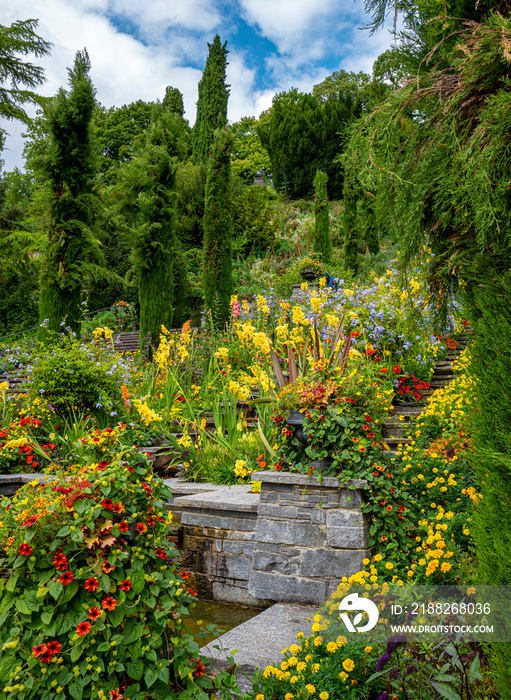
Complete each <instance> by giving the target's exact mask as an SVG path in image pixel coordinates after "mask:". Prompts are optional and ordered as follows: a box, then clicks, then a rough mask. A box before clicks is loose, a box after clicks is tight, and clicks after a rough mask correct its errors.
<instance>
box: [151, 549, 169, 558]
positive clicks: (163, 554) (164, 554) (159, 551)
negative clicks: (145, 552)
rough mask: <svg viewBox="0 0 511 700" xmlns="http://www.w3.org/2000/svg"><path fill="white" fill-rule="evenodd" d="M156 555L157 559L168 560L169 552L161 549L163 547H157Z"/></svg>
mask: <svg viewBox="0 0 511 700" xmlns="http://www.w3.org/2000/svg"><path fill="white" fill-rule="evenodd" d="M154 553H155V554H156V556H157V557H160V559H164V560H165V559H168V555H167V552H166V551H165V550H164V549H161V547H156V548H155V550H154Z"/></svg>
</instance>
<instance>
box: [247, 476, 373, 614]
mask: <svg viewBox="0 0 511 700" xmlns="http://www.w3.org/2000/svg"><path fill="white" fill-rule="evenodd" d="M252 478H253V479H254V480H257V481H261V482H262V485H261V495H260V502H259V508H258V517H257V523H256V527H255V532H254V548H253V555H252V571H251V575H250V581H249V586H248V591H249V593H250V594H251V595H253V596H254V597H257V598H271V599H272V600H275V601H279V602H289V603H302V604H311V605H320V604H322V603H323V602H324V601H325V600H326V599H327V598H328V597H329V596H330V594H331V593H332V592H333V591H334V590H335V589H336V588H337V585H338V583H339V581H340V579H341V578H342V577H343V576H350V575H351V574H354V573H355V572H357V571H360V569H362V568H363V564H362V560H363V559H364V558H365V557H367V556H368V554H369V551H368V549H367V538H368V531H367V523H366V521H365V519H364V516H363V514H362V511H361V509H360V506H361V504H362V490H363V489H364V487H365V481H360V480H358V481H353V480H352V481H350V482H349V483H348V484H347V486H346V487H345V488H340V487H339V482H338V480H337V479H336V478H325V479H324V480H323V482H322V483H319V482H318V481H317V480H314V481H313V480H312V479H310V478H308V477H305V476H301V475H298V474H290V473H279V472H261V473H258V474H254V475H253V476H252Z"/></svg>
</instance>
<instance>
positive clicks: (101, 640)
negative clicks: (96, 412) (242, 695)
mask: <svg viewBox="0 0 511 700" xmlns="http://www.w3.org/2000/svg"><path fill="white" fill-rule="evenodd" d="M169 495H170V494H169V492H168V491H167V490H166V488H165V487H164V486H163V485H162V482H159V481H157V480H155V479H154V478H153V475H152V474H151V471H150V469H148V466H147V464H146V463H145V462H144V461H143V458H141V456H140V455H136V453H131V454H129V455H128V458H124V459H116V460H115V461H112V462H109V461H108V460H102V461H100V462H99V463H89V464H86V465H85V466H76V467H75V469H74V473H68V474H64V473H57V474H56V476H55V478H53V479H50V478H48V480H47V481H46V483H37V482H36V483H32V484H28V485H27V486H25V487H23V488H22V489H20V490H19V491H18V492H17V494H16V496H15V497H14V499H13V501H12V503H9V502H8V501H7V499H4V501H3V503H2V521H3V522H2V527H1V528H0V544H1V546H2V548H3V549H4V550H5V553H6V558H7V564H8V566H9V567H10V577H9V579H8V580H7V581H5V580H2V581H1V591H0V645H1V646H2V655H1V658H0V684H1V696H2V697H3V698H6V700H8V699H9V700H10V699H12V700H14V698H16V699H25V698H26V699H29V698H30V699H32V698H34V699H35V698H37V699H41V700H49V699H50V698H74V699H75V700H81V699H82V698H84V699H88V698H94V699H96V698H97V699H98V700H99V699H101V698H102V699H104V700H121V698H122V699H124V700H128V698H129V699H130V700H147V699H148V698H161V699H164V698H168V699H169V700H170V698H179V697H183V698H184V697H186V698H194V697H197V698H199V697H200V698H204V697H206V695H205V692H206V691H207V690H209V689H211V688H212V687H213V682H212V681H211V680H210V679H209V678H208V677H207V676H206V675H205V665H204V661H203V660H202V659H200V657H199V653H198V652H199V648H198V646H197V643H196V642H194V641H193V638H192V637H191V635H188V634H187V628H186V623H185V622H184V620H183V616H185V615H186V614H187V613H188V612H189V610H190V608H192V607H193V600H194V596H195V594H194V593H193V592H192V591H191V590H189V589H188V587H187V585H186V582H185V577H183V576H182V575H181V574H180V573H179V572H178V571H177V570H176V566H175V561H174V558H175V557H176V555H177V551H176V549H175V547H174V545H173V544H172V543H171V542H170V541H169V539H168V525H169V521H168V519H167V517H166V513H165V510H164V507H163V503H164V501H165V499H167V498H168V496H169ZM214 683H215V685H216V686H217V687H220V686H224V685H225V683H226V674H223V675H220V676H219V677H217V678H216V679H215V681H214Z"/></svg>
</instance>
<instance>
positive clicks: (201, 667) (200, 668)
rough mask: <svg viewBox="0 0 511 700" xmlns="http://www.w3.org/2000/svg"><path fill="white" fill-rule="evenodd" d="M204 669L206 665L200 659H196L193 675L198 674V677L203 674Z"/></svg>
mask: <svg viewBox="0 0 511 700" xmlns="http://www.w3.org/2000/svg"><path fill="white" fill-rule="evenodd" d="M205 670H206V667H205V666H204V664H203V663H202V661H201V660H200V659H197V662H196V664H195V670H194V672H193V675H194V676H198V677H199V678H200V677H201V676H203V675H204V671H205Z"/></svg>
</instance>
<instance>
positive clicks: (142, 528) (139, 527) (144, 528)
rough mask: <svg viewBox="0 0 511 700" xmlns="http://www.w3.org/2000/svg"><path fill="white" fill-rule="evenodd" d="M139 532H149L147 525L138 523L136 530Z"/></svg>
mask: <svg viewBox="0 0 511 700" xmlns="http://www.w3.org/2000/svg"><path fill="white" fill-rule="evenodd" d="M135 530H136V531H137V532H146V531H147V525H146V524H145V523H137V526H136V528H135Z"/></svg>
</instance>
